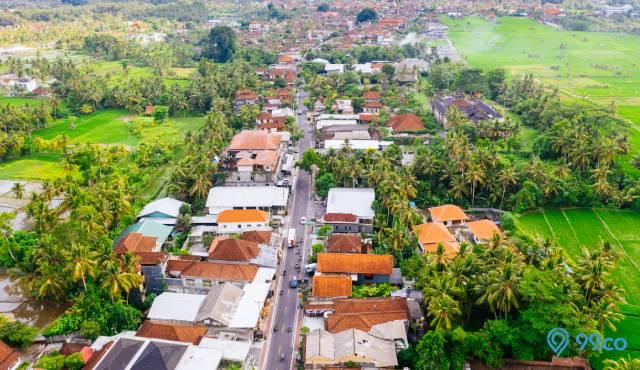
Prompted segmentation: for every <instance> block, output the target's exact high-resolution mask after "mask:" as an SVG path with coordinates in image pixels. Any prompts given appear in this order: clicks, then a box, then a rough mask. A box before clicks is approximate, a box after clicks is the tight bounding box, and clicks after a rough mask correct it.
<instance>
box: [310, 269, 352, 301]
mask: <svg viewBox="0 0 640 370" xmlns="http://www.w3.org/2000/svg"><path fill="white" fill-rule="evenodd" d="M352 284H353V282H352V280H351V277H350V276H349V275H314V276H313V290H312V292H311V296H312V297H313V299H328V298H347V297H351V294H352Z"/></svg>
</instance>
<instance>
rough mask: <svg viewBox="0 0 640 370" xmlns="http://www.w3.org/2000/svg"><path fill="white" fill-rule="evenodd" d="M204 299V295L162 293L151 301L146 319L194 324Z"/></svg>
mask: <svg viewBox="0 0 640 370" xmlns="http://www.w3.org/2000/svg"><path fill="white" fill-rule="evenodd" d="M205 297H206V296H205V295H204V294H185V293H172V292H164V293H162V294H160V295H159V296H157V297H156V299H155V300H154V301H153V304H152V305H151V309H150V310H149V314H148V315H147V317H148V318H149V319H151V320H154V319H157V320H175V321H187V322H194V321H195V320H196V315H197V314H198V311H199V310H200V306H202V302H204V299H205Z"/></svg>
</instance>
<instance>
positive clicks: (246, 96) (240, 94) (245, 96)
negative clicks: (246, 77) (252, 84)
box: [236, 89, 258, 100]
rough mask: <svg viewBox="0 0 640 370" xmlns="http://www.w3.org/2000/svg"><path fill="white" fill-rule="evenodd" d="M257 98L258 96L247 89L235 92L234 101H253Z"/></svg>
mask: <svg viewBox="0 0 640 370" xmlns="http://www.w3.org/2000/svg"><path fill="white" fill-rule="evenodd" d="M257 98H258V95H257V94H256V93H255V92H253V91H251V90H248V89H241V90H238V91H236V100H255V99H257Z"/></svg>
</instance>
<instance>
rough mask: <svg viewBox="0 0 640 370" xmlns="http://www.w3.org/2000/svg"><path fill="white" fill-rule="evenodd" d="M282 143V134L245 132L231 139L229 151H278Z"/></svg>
mask: <svg viewBox="0 0 640 370" xmlns="http://www.w3.org/2000/svg"><path fill="white" fill-rule="evenodd" d="M281 142H282V135H280V134H273V133H267V132H264V131H255V130H244V131H241V132H239V133H238V134H236V135H235V136H234V137H233V139H231V144H229V150H251V149H253V150H277V149H278V147H279V146H280V143H281Z"/></svg>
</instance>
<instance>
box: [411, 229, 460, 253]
mask: <svg viewBox="0 0 640 370" xmlns="http://www.w3.org/2000/svg"><path fill="white" fill-rule="evenodd" d="M413 232H414V233H415V234H416V235H417V237H418V243H419V244H420V248H421V249H422V251H423V252H427V253H436V252H437V251H438V248H439V246H440V245H441V246H442V249H443V253H444V256H445V258H447V259H452V258H453V257H455V256H456V255H457V254H458V252H459V251H460V245H459V244H458V242H457V240H456V238H454V237H453V235H451V233H450V232H449V230H448V229H447V228H446V227H445V226H444V224H442V223H440V222H429V223H426V224H421V225H415V226H414V227H413Z"/></svg>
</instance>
